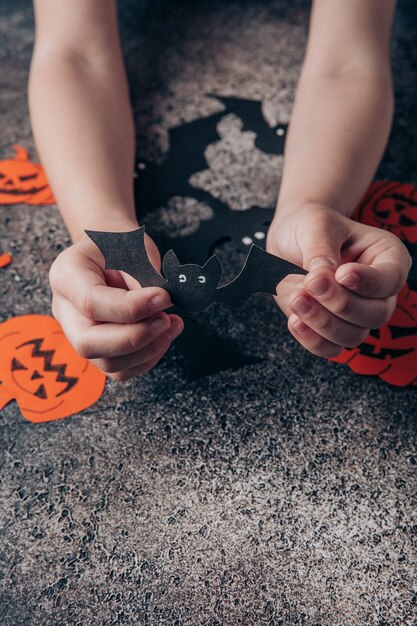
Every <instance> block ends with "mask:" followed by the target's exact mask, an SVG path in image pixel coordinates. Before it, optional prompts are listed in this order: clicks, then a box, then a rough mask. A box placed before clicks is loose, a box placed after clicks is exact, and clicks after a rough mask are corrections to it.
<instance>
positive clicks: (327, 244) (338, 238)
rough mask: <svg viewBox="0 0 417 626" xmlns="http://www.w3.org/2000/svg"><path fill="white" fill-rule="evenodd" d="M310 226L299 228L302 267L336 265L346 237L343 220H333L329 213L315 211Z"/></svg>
mask: <svg viewBox="0 0 417 626" xmlns="http://www.w3.org/2000/svg"><path fill="white" fill-rule="evenodd" d="M315 217H316V219H315V220H314V223H313V224H312V226H311V227H310V228H304V229H302V230H301V232H300V234H299V236H298V244H299V247H300V249H301V252H302V255H303V267H304V269H307V270H310V269H313V267H326V266H327V267H332V268H334V269H336V267H337V266H338V265H339V263H340V254H341V247H342V244H343V242H344V241H345V239H346V226H345V224H344V222H343V220H338V221H336V222H335V220H334V219H333V217H332V215H331V214H328V213H320V212H317V215H316V216H315Z"/></svg>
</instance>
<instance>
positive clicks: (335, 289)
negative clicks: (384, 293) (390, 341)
mask: <svg viewBox="0 0 417 626" xmlns="http://www.w3.org/2000/svg"><path fill="white" fill-rule="evenodd" d="M304 287H305V288H306V289H307V291H308V292H309V293H310V294H311V295H312V296H313V297H314V298H315V299H316V300H317V301H318V302H320V304H321V305H323V306H324V307H325V308H326V309H327V310H328V311H331V312H332V313H334V315H336V316H337V317H339V318H340V319H343V320H345V321H347V322H350V323H351V324H354V325H356V326H360V327H362V328H379V327H380V326H383V325H384V324H386V323H387V322H388V320H389V319H390V317H391V315H392V314H393V312H394V309H395V303H396V297H395V296H392V297H390V298H373V299H371V298H363V297H362V296H359V295H357V294H355V293H353V292H352V291H349V289H346V288H345V287H343V286H342V285H340V284H339V283H338V282H337V281H336V279H335V276H334V274H333V272H331V271H329V270H327V271H324V270H320V271H319V270H316V271H313V272H310V273H309V274H308V275H307V276H306V277H305V279H304Z"/></svg>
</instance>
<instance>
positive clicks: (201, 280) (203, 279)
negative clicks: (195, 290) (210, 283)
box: [198, 276, 206, 283]
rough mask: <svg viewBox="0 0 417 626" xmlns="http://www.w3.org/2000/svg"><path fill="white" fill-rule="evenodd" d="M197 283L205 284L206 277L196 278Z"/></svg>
mask: <svg viewBox="0 0 417 626" xmlns="http://www.w3.org/2000/svg"><path fill="white" fill-rule="evenodd" d="M198 282H199V283H205V282H206V277H205V276H199V277H198Z"/></svg>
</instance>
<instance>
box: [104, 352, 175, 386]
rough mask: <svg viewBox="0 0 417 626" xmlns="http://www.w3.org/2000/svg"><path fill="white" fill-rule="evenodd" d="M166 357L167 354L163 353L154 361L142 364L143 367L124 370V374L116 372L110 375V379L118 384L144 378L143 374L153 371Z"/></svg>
mask: <svg viewBox="0 0 417 626" xmlns="http://www.w3.org/2000/svg"><path fill="white" fill-rule="evenodd" d="M164 355H165V352H163V353H162V354H160V355H158V356H157V357H156V358H155V359H153V360H152V361H148V362H147V363H142V364H141V365H138V366H136V367H132V368H131V369H128V370H123V371H122V372H116V373H114V374H108V377H109V378H111V379H112V380H115V381H117V382H124V381H126V380H129V379H130V378H135V377H137V376H143V374H146V373H147V372H149V371H150V370H152V369H153V368H154V367H156V366H157V365H158V363H159V361H160V360H161V359H162V358H163V357H164Z"/></svg>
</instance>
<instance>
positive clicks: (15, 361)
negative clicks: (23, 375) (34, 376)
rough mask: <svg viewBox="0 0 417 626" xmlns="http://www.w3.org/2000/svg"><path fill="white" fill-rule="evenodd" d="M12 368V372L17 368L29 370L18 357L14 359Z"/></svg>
mask: <svg viewBox="0 0 417 626" xmlns="http://www.w3.org/2000/svg"><path fill="white" fill-rule="evenodd" d="M11 370H12V372H16V371H17V370H27V367H26V365H23V363H21V362H20V361H18V360H17V359H13V360H12V367H11Z"/></svg>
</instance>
